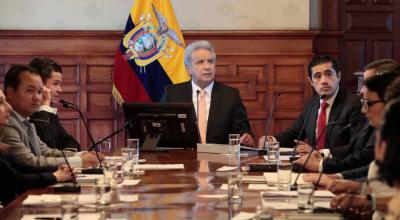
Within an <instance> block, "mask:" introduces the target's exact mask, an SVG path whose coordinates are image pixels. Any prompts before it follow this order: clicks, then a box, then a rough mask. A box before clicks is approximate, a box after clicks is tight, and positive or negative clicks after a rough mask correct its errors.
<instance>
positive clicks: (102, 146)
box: [98, 138, 111, 152]
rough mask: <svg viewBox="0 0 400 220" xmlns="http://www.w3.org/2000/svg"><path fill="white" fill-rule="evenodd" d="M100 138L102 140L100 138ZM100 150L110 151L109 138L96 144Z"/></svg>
mask: <svg viewBox="0 0 400 220" xmlns="http://www.w3.org/2000/svg"><path fill="white" fill-rule="evenodd" d="M100 140H102V139H101V138H100ZM98 148H99V151H100V152H111V139H106V140H104V141H103V142H101V143H100V144H99V146H98Z"/></svg>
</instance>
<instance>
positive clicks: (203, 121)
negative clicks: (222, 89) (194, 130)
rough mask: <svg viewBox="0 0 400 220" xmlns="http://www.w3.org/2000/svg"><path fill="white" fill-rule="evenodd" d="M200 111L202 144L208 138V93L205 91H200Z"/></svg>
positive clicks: (199, 123)
mask: <svg viewBox="0 0 400 220" xmlns="http://www.w3.org/2000/svg"><path fill="white" fill-rule="evenodd" d="M198 106H199V109H198V114H199V115H198V116H197V120H198V125H199V131H200V138H201V143H202V144H205V143H206V137H207V124H206V91H205V90H204V89H201V90H200V100H199V105H198Z"/></svg>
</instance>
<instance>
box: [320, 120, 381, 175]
mask: <svg viewBox="0 0 400 220" xmlns="http://www.w3.org/2000/svg"><path fill="white" fill-rule="evenodd" d="M374 131H375V129H374V128H373V127H371V126H370V125H367V126H365V127H364V129H362V130H361V131H360V132H359V133H358V134H357V135H354V136H353V137H352V138H351V141H350V146H349V147H348V152H347V154H346V156H345V157H344V158H342V159H341V160H339V159H336V158H327V159H324V161H323V172H324V173H337V172H340V171H343V170H351V169H354V168H358V167H361V166H364V165H369V164H370V163H371V161H372V160H373V159H374V145H375V134H374Z"/></svg>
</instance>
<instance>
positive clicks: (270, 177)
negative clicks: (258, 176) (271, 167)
mask: <svg viewBox="0 0 400 220" xmlns="http://www.w3.org/2000/svg"><path fill="white" fill-rule="evenodd" d="M297 175H298V174H297V173H292V179H291V184H294V181H295V180H296V177H297ZM303 175H304V174H300V176H299V178H298V180H297V184H304V183H305V182H304V180H303ZM264 177H265V179H266V180H267V183H268V184H277V183H278V173H275V172H265V173H264Z"/></svg>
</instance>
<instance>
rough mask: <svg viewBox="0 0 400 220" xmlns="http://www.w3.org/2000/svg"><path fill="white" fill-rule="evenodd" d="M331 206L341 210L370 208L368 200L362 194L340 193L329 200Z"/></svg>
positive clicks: (365, 209)
mask: <svg viewBox="0 0 400 220" xmlns="http://www.w3.org/2000/svg"><path fill="white" fill-rule="evenodd" d="M331 208H333V209H337V210H340V211H342V212H348V211H353V210H357V211H368V210H370V209H371V207H370V205H369V202H368V200H367V198H366V196H364V195H351V194H340V195H338V196H335V197H333V198H332V200H331Z"/></svg>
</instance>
